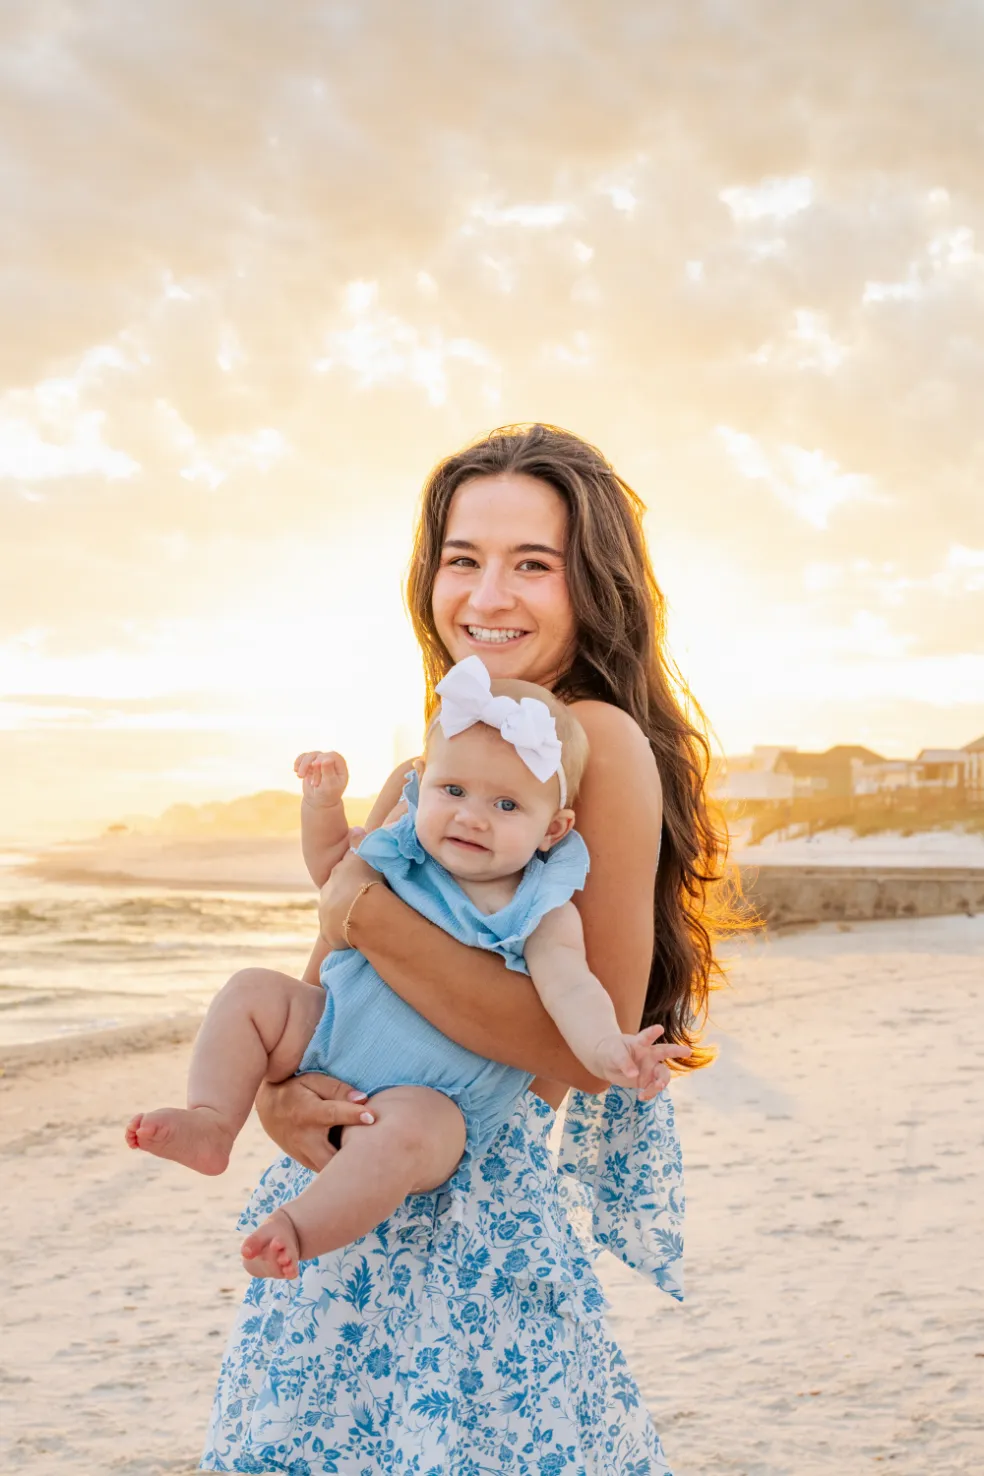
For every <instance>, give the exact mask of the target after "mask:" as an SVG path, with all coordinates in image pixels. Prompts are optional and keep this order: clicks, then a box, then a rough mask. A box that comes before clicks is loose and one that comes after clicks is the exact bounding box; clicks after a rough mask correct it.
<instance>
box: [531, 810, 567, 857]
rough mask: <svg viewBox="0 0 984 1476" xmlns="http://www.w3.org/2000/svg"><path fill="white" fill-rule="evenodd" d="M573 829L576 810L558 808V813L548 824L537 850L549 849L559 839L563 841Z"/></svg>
mask: <svg viewBox="0 0 984 1476" xmlns="http://www.w3.org/2000/svg"><path fill="white" fill-rule="evenodd" d="M573 829H574V811H573V810H558V811H557V813H556V815H555V816H554V817H553V819H552V820H551V822H550V824H549V825H548V826H547V830H546V834H545V835H544V837H543V840H542V841H541V842H540V844H539V845H538V846H537V850H538V851H549V850H550V848H551V846H555V845H556V844H557V842H558V841H562V840H563V839H564V836H565V835H567V834H568V833H569V832H570V831H571V830H573Z"/></svg>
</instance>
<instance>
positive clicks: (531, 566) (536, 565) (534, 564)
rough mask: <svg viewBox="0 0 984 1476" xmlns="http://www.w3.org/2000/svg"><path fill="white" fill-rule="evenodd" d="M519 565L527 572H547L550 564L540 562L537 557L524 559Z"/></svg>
mask: <svg viewBox="0 0 984 1476" xmlns="http://www.w3.org/2000/svg"><path fill="white" fill-rule="evenodd" d="M519 567H520V569H521V570H523V571H524V572H525V573H527V574H529V573H533V574H545V573H547V572H548V570H549V567H550V566H549V565H548V564H541V562H540V560H539V559H524V560H523V562H522V563H521V564H520V566H519Z"/></svg>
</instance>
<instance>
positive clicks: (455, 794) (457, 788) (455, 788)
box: [444, 784, 465, 799]
mask: <svg viewBox="0 0 984 1476" xmlns="http://www.w3.org/2000/svg"><path fill="white" fill-rule="evenodd" d="M444 792H445V794H449V795H450V796H451V798H452V799H461V797H462V795H463V794H464V792H465V791H464V790H463V789H462V787H461V785H460V784H445V786H444Z"/></svg>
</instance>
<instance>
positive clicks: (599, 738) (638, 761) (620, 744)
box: [570, 698, 659, 783]
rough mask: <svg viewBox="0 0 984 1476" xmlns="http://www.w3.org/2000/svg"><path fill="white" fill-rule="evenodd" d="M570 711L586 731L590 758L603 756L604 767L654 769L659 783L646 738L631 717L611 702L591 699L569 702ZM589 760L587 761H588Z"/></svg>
mask: <svg viewBox="0 0 984 1476" xmlns="http://www.w3.org/2000/svg"><path fill="white" fill-rule="evenodd" d="M570 710H571V712H573V713H574V714H575V716H576V717H577V720H578V722H579V723H580V724H581V726H582V728H583V729H584V731H585V733H586V734H587V738H588V746H589V747H590V750H591V755H592V757H594V758H600V759H604V761H605V765H606V767H607V766H608V765H610V764H628V765H630V766H631V770H632V771H635V772H639V770H642V769H645V770H646V771H648V772H651V773H652V772H654V773H655V774H656V780H657V783H658V782H659V771H658V770H657V768H656V760H655V759H654V757H653V751H652V748H651V747H650V745H649V739H648V738H647V737H646V735H645V733H644V732H643V731H642V729H641V728H640V726H639V724H638V723H637V722H636V720H635V718H634V717H630V715H629V714H628V713H627V712H623V711H622V709H621V708H620V707H614V706H613V705H612V703H610V702H599V701H597V700H596V699H594V698H586V699H585V700H584V701H580V702H572V703H571V707H570ZM588 762H589V764H590V762H591V760H590V759H589V760H588Z"/></svg>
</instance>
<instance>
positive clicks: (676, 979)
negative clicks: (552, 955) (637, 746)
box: [407, 425, 741, 1067]
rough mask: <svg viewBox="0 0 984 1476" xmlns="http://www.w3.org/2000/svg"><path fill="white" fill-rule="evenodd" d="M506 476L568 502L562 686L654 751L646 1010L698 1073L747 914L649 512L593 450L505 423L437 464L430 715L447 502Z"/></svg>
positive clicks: (426, 642) (429, 545) (415, 596)
mask: <svg viewBox="0 0 984 1476" xmlns="http://www.w3.org/2000/svg"><path fill="white" fill-rule="evenodd" d="M504 473H511V474H513V475H517V474H522V475H524V476H529V477H537V478H539V479H540V480H541V481H543V482H546V483H548V484H549V485H550V486H551V487H553V488H554V489H555V490H556V491H557V492H558V493H559V494H560V496H561V497H562V498H563V499H564V502H565V503H566V504H567V511H568V531H567V549H566V563H567V584H568V589H569V591H570V597H571V602H572V604H573V608H574V614H575V619H576V621H577V637H576V654H575V656H574V659H573V662H572V664H571V666H570V667H569V669H568V670H567V671H566V672H565V673H563V675H562V676H561V678H560V680H559V681H558V682H557V683H556V685H555V691H556V692H557V695H558V696H559V697H562V698H564V699H566V700H567V701H575V700H577V699H579V698H595V699H598V700H600V701H602V702H610V703H612V704H613V705H614V706H615V707H620V708H621V709H622V710H623V712H627V713H628V714H629V715H630V716H631V717H633V718H634V719H635V721H636V722H637V723H638V724H639V727H640V728H641V729H642V731H643V732H644V733H645V734H646V737H647V738H648V739H649V742H650V745H651V747H652V751H653V754H654V756H655V759H656V763H657V766H658V768H659V773H660V778H661V780H662V786H663V834H662V843H661V848H660V857H659V866H658V869H657V874H656V880H655V887H654V909H655V927H656V934H655V946H654V950H653V961H652V967H651V969H650V975H649V987H648V990H647V993H646V1005H645V1012H644V1015H643V1023H644V1024H645V1025H657V1024H658V1025H662V1026H663V1030H664V1038H665V1039H666V1040H667V1041H674V1042H684V1043H686V1044H689V1045H692V1046H693V1047H694V1052H693V1055H692V1056H691V1057H690V1058H689V1060H687V1061H683V1062H681V1063H680V1064H681V1065H682V1066H684V1067H695V1066H702V1065H705V1064H706V1063H707V1061H708V1060H709V1059H710V1056H711V1054H712V1053H711V1052H709V1051H707V1050H706V1049H703V1048H701V1047H700V1046H699V1045H698V1039H699V1032H700V1027H701V1026H702V1024H703V1023H704V1021H705V1019H706V1016H707V999H708V990H709V989H710V988H711V987H712V981H713V980H714V978H715V976H716V975H717V974H719V973H720V967H719V965H718V964H717V962H716V961H715V958H714V938H715V936H716V935H718V934H719V933H720V932H722V931H725V930H727V931H730V930H731V929H732V928H733V927H735V926H736V925H738V926H740V925H741V924H740V920H739V919H738V917H737V914H736V913H735V911H734V910H733V909H732V907H731V905H730V902H729V900H728V896H727V891H726V889H725V888H721V887H718V886H716V885H715V884H716V883H718V882H719V881H720V880H721V878H722V874H723V866H724V860H725V857H726V854H727V834H726V832H725V830H724V827H723V824H721V822H720V821H718V820H716V818H715V817H714V816H713V815H712V813H711V811H710V809H709V806H708V800H707V795H706V782H707V773H708V768H709V763H710V750H709V747H708V742H707V738H706V736H705V733H704V728H705V721H704V717H703V714H702V712H701V710H700V708H699V707H698V706H697V704H696V702H695V701H694V700H693V698H692V696H691V694H690V691H689V689H688V688H687V686H686V683H685V682H684V681H683V680H682V678H681V676H680V674H679V672H678V671H677V670H676V668H675V666H673V664H672V663H671V661H670V659H669V657H668V655H667V652H666V601H665V599H664V597H663V594H662V592H661V591H660V588H659V586H658V585H657V583H656V578H655V576H654V574H653V571H652V566H651V565H650V562H649V554H648V551H647V549H646V542H645V537H644V534H643V531H642V518H643V514H644V512H645V507H644V504H643V503H642V502H641V501H640V499H639V498H638V497H637V496H636V494H635V492H633V490H632V488H631V487H629V486H628V485H627V484H626V483H625V482H623V481H622V479H621V477H619V476H618V475H617V474H616V473H615V471H614V470H613V469H612V467H611V466H609V464H608V462H607V461H606V460H605V459H604V457H603V456H602V455H601V453H600V451H597V450H596V449H595V447H594V446H591V445H589V444H588V443H587V442H586V441H582V440H581V439H580V437H578V436H575V435H572V434H571V433H570V432H569V431H564V430H559V429H557V428H556V427H555V426H550V425H530V426H505V427H503V428H502V429H500V430H496V431H493V432H492V433H491V434H490V435H488V436H486V437H484V438H483V439H482V440H480V441H477V442H476V443H475V444H474V445H472V446H468V447H466V448H465V449H464V450H462V451H458V452H456V453H455V454H454V455H453V456H449V457H447V458H446V460H444V461H442V462H440V463H439V465H438V466H436V467H435V468H434V470H433V472H432V473H431V475H430V477H429V478H428V480H427V483H426V485H425V487H424V490H423V494H422V498H421V504H420V513H419V519H418V523H417V530H416V535H415V539H414V548H413V556H412V559H411V564H410V571H409V576H408V579H407V605H408V607H409V611H410V617H411V620H412V621H413V627H414V631H415V632H416V635H417V639H418V641H419V642H420V647H421V651H422V652H423V659H424V675H425V678H426V682H427V708H428V719H429V717H430V714H431V712H432V711H433V707H434V705H435V701H436V699H435V696H434V688H435V686H436V684H437V683H438V682H439V681H440V680H441V678H442V677H443V676H444V675H445V673H446V672H447V670H448V668H449V667H450V665H451V657H450V655H449V654H448V652H447V651H446V650H445V648H444V645H443V644H442V642H441V640H440V638H439V636H438V634H437V630H436V628H435V626H434V617H433V612H432V609H431V596H432V594H433V590H434V580H435V577H436V575H437V570H438V568H439V566H440V560H441V547H442V544H443V542H444V532H445V528H446V526H447V519H448V512H449V510H450V507H451V499H452V498H453V496H454V494H455V492H456V491H457V489H458V488H459V487H460V486H461V484H462V483H463V482H465V481H466V480H468V479H469V478H470V477H476V476H501V475H503V474H504Z"/></svg>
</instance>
